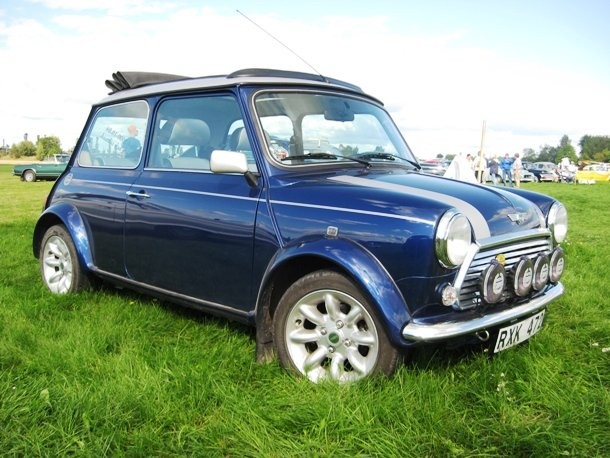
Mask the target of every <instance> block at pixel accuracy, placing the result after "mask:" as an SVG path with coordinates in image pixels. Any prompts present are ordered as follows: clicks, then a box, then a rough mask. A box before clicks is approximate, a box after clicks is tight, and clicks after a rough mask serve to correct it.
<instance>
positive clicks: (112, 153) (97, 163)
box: [78, 101, 148, 168]
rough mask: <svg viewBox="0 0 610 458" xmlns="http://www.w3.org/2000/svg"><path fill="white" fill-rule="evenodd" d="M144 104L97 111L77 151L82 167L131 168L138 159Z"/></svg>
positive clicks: (105, 108) (141, 143) (145, 107)
mask: <svg viewBox="0 0 610 458" xmlns="http://www.w3.org/2000/svg"><path fill="white" fill-rule="evenodd" d="M147 119H148V104H147V103H146V102H144V101H137V102H127V103H121V104H118V105H114V106H110V107H104V108H102V109H100V110H99V111H98V112H97V113H96V115H95V118H94V119H93V122H92V123H91V126H90V128H89V130H88V131H87V134H86V137H85V140H84V141H83V143H82V144H81V146H80V149H79V151H78V164H79V165H81V166H84V167H120V168H135V167H136V166H137V165H138V163H139V162H140V158H141V157H142V145H143V143H144V137H145V135H146V121H147Z"/></svg>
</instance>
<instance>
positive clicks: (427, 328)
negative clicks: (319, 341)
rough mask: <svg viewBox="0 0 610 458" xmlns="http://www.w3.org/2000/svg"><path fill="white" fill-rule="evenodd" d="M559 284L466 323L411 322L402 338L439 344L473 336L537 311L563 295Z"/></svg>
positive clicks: (561, 286) (405, 328)
mask: <svg viewBox="0 0 610 458" xmlns="http://www.w3.org/2000/svg"><path fill="white" fill-rule="evenodd" d="M563 291H564V288H563V285H562V284H561V283H557V284H556V285H554V286H552V287H551V288H550V289H549V290H548V291H546V292H545V293H544V295H542V296H539V297H536V298H534V299H532V300H531V301H529V302H528V303H526V304H523V305H518V306H516V307H513V308H511V309H507V310H502V311H501V312H497V313H490V314H488V315H484V316H481V317H479V318H474V319H471V320H468V321H453V322H443V323H436V324H423V323H416V322H411V323H409V324H407V325H406V326H405V327H404V328H403V330H402V336H403V337H404V338H405V339H407V340H409V341H412V342H439V341H442V340H447V339H451V338H454V337H460V336H465V335H468V334H474V333H475V332H477V331H483V330H485V329H490V328H493V327H496V326H499V325H502V324H505V323H509V322H511V321H513V320H515V319H518V318H521V317H525V316H527V315H530V314H532V313H535V312H537V311H539V310H542V309H543V308H545V307H546V305H547V304H548V303H550V302H552V301H554V300H555V299H557V298H558V297H559V296H561V295H562V294H563Z"/></svg>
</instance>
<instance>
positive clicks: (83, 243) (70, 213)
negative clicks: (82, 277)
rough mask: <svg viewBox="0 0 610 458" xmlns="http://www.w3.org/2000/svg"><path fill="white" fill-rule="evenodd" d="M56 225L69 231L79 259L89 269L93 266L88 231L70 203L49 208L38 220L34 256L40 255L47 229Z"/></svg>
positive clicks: (34, 236)
mask: <svg viewBox="0 0 610 458" xmlns="http://www.w3.org/2000/svg"><path fill="white" fill-rule="evenodd" d="M56 225H62V226H64V227H65V228H66V230H67V231H68V233H69V235H70V237H71V239H72V242H73V243H74V246H75V249H76V253H77V256H78V260H79V262H80V264H81V265H82V266H83V267H84V268H85V269H87V270H91V269H92V268H93V255H92V250H91V245H90V241H89V236H88V231H87V230H86V227H85V223H84V221H83V219H82V218H81V216H80V214H79V213H78V212H77V211H76V209H74V208H73V207H70V206H68V205H59V206H58V207H56V208H54V209H53V210H52V211H51V210H50V209H47V210H46V211H45V212H44V213H43V214H42V215H41V216H40V218H39V219H38V221H37V222H36V226H35V228H34V235H33V239H32V249H33V253H34V256H35V257H36V258H38V257H39V254H40V248H41V246H42V242H43V238H44V235H45V233H46V231H47V230H48V229H49V228H50V227H52V226H56Z"/></svg>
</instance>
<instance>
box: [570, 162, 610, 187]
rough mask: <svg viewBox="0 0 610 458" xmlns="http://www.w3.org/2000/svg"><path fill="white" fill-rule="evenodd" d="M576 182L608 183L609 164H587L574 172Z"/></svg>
mask: <svg viewBox="0 0 610 458" xmlns="http://www.w3.org/2000/svg"><path fill="white" fill-rule="evenodd" d="M576 181H577V182H579V183H589V182H593V181H610V164H589V165H585V166H584V167H583V168H582V170H578V171H577V172H576Z"/></svg>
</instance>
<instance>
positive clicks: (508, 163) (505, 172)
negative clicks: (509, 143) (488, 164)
mask: <svg viewBox="0 0 610 458" xmlns="http://www.w3.org/2000/svg"><path fill="white" fill-rule="evenodd" d="M512 166H513V161H512V159H511V158H510V156H509V155H508V153H506V154H505V155H504V158H502V160H501V161H500V169H502V181H503V182H504V186H506V181H507V180H508V182H509V183H510V186H511V188H512V187H513V174H512V171H511V169H512Z"/></svg>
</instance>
